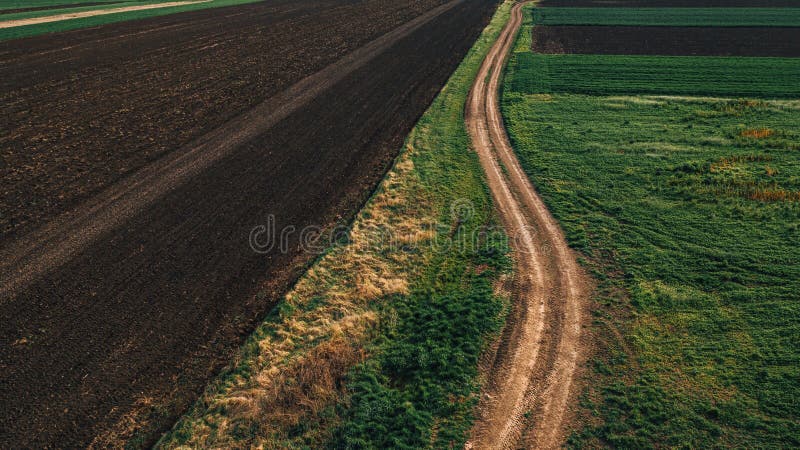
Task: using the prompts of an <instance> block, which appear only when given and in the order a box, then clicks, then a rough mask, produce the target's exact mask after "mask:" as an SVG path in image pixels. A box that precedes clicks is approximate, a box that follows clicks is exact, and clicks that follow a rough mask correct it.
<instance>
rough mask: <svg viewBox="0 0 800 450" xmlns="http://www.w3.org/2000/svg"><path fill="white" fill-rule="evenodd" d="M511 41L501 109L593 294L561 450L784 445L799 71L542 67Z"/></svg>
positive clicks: (790, 386)
mask: <svg viewBox="0 0 800 450" xmlns="http://www.w3.org/2000/svg"><path fill="white" fill-rule="evenodd" d="M527 38H528V37H527V36H526V33H525V31H523V32H522V33H521V34H520V42H518V45H517V46H516V53H514V54H513V56H512V58H511V61H510V66H509V70H508V73H507V74H506V83H505V89H504V93H503V100H502V107H503V114H504V117H505V120H506V124H507V126H508V129H509V133H510V136H511V139H512V142H513V144H514V147H515V149H516V151H517V153H518V155H519V157H520V159H521V162H522V164H523V167H524V168H525V170H526V171H527V173H528V174H529V176H530V178H531V180H532V181H533V183H534V184H535V186H536V187H537V189H538V190H539V192H540V193H541V194H542V196H543V197H544V200H545V202H546V203H547V205H548V207H549V208H550V210H551V211H552V212H553V214H554V215H555V216H556V218H557V219H558V220H559V221H560V223H561V225H562V227H563V228H564V230H565V232H566V235H567V237H568V240H569V242H570V245H572V246H573V247H574V248H576V249H578V250H580V251H581V252H582V253H583V254H584V255H585V261H586V264H587V266H588V267H589V268H590V270H591V272H592V273H593V275H594V277H595V279H596V280H597V286H598V287H597V291H596V299H597V300H596V304H595V305H594V312H593V324H592V330H593V333H594V335H595V342H596V345H597V348H596V354H595V356H594V357H593V358H592V360H591V362H590V369H589V370H590V374H589V375H588V377H587V379H589V380H591V381H590V386H589V388H588V389H587V391H586V392H585V394H584V396H583V397H582V400H581V404H582V411H583V412H582V416H581V420H582V421H583V423H584V428H583V429H582V430H581V431H579V432H576V433H575V434H574V435H573V436H572V438H571V441H570V444H571V445H575V446H595V445H611V446H616V447H621V448H642V447H644V448H647V447H680V448H708V447H719V446H726V447H739V448H778V447H784V448H787V447H797V446H798V445H800V403H799V402H798V400H797V399H798V398H800V350H799V349H798V345H797V343H798V342H800V258H798V254H800V101H798V100H796V99H797V97H798V90H797V89H798V87H797V85H796V80H797V79H798V67H800V65H799V64H798V63H797V62H796V60H783V59H762V58H754V59H745V58H653V57H616V56H591V55H590V56H552V57H550V56H544V57H543V56H534V55H531V54H530V53H529V52H528V51H527V48H528V46H527V45H526V42H525V40H526V39H527ZM756 74H758V76H756ZM793 79H794V80H795V82H794V83H793V82H792V80H793ZM649 94H659V95H658V96H655V95H649ZM708 96H715V97H727V98H709V97H708ZM779 97H788V98H791V97H794V98H795V100H776V99H775V98H779Z"/></svg>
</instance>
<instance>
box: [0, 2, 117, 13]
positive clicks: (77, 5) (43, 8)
mask: <svg viewBox="0 0 800 450" xmlns="http://www.w3.org/2000/svg"><path fill="white" fill-rule="evenodd" d="M117 3H122V2H89V3H70V4H66V5H50V6H34V7H31V8H16V9H0V15H3V14H14V13H21V12H30V11H47V10H50V9H53V10H55V9H69V8H80V7H83V6H98V5H116V4H117Z"/></svg>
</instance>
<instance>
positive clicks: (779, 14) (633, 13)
mask: <svg viewBox="0 0 800 450" xmlns="http://www.w3.org/2000/svg"><path fill="white" fill-rule="evenodd" d="M533 19H534V22H535V23H536V24H537V25H617V26H673V27H756V26H758V27H795V26H797V25H798V24H800V8H660V7H645V8H637V7H631V8H613V7H600V8H584V7H578V8H571V7H570V8H558V7H555V8H549V7H545V8H534V9H533Z"/></svg>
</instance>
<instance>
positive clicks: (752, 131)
mask: <svg viewBox="0 0 800 450" xmlns="http://www.w3.org/2000/svg"><path fill="white" fill-rule="evenodd" d="M774 133H775V132H774V131H773V130H771V129H769V128H748V129H747V130H743V131H742V132H741V133H739V136H741V137H749V138H753V139H764V138H766V137H770V136H772V135H773V134H774Z"/></svg>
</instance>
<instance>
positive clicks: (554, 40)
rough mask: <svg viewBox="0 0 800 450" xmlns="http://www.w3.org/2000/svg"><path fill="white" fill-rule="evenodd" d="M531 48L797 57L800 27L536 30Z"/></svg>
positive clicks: (552, 51)
mask: <svg viewBox="0 0 800 450" xmlns="http://www.w3.org/2000/svg"><path fill="white" fill-rule="evenodd" d="M532 33H533V37H532V49H533V51H535V52H537V53H546V54H565V53H576V54H601V55H667V56H781V57H795V56H800V28H790V27H749V28H744V29H743V28H736V27H638V26H537V27H533V31H532Z"/></svg>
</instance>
